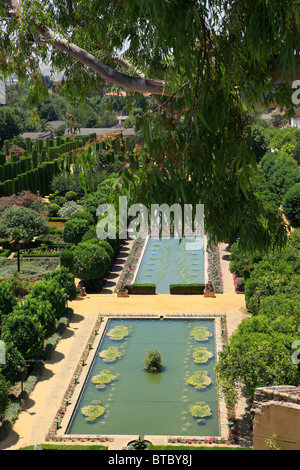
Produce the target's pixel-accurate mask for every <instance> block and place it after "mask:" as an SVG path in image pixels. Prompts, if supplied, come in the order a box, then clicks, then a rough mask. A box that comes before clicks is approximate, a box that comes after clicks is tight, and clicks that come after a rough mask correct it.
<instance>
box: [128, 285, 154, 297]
mask: <svg viewBox="0 0 300 470" xmlns="http://www.w3.org/2000/svg"><path fill="white" fill-rule="evenodd" d="M126 289H128V294H138V295H153V294H156V285H155V284H128V285H126Z"/></svg>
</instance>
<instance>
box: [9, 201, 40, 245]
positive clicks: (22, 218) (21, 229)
mask: <svg viewBox="0 0 300 470" xmlns="http://www.w3.org/2000/svg"><path fill="white" fill-rule="evenodd" d="M48 232H49V226H48V223H47V220H46V218H45V217H44V216H43V215H41V214H38V213H37V212H36V211H34V210H33V209H30V208H27V207H12V208H9V209H6V210H5V211H4V212H3V214H2V215H1V218H0V236H2V237H5V238H11V239H13V238H14V237H15V236H16V234H18V236H19V238H21V239H24V240H26V241H30V240H32V238H33V237H36V236H38V235H42V234H43V235H44V234H46V233H48Z"/></svg>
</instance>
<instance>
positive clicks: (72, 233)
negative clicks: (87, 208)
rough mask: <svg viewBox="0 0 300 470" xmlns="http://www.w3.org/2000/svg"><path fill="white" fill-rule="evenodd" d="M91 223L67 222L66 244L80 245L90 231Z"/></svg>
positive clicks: (74, 220)
mask: <svg viewBox="0 0 300 470" xmlns="http://www.w3.org/2000/svg"><path fill="white" fill-rule="evenodd" d="M88 229H89V223H88V221H87V220H84V219H78V218H74V219H70V220H68V221H67V222H66V225H65V228H64V233H63V239H64V242H66V243H74V244H76V245H77V244H78V243H79V242H81V240H82V237H83V235H84V234H85V233H86V232H87V231H88Z"/></svg>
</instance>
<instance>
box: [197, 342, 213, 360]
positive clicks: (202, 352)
mask: <svg viewBox="0 0 300 470" xmlns="http://www.w3.org/2000/svg"><path fill="white" fill-rule="evenodd" d="M211 357H213V353H212V352H211V351H208V349H207V348H205V347H204V346H199V347H198V348H194V352H193V358H194V362H196V364H205V363H206V362H208V360H209V359H210V358H211Z"/></svg>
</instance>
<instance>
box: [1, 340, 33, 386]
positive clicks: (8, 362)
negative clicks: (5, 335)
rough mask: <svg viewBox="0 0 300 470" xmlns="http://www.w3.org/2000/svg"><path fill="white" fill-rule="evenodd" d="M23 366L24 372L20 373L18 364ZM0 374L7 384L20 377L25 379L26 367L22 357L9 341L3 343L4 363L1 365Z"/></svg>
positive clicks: (16, 380)
mask: <svg viewBox="0 0 300 470" xmlns="http://www.w3.org/2000/svg"><path fill="white" fill-rule="evenodd" d="M20 364H22V365H23V366H24V372H23V373H22V374H21V373H20V371H19V369H18V366H19V365H20ZM1 374H2V375H3V377H4V378H5V380H6V382H7V383H9V384H14V383H15V382H18V381H19V380H20V379H22V380H25V378H26V374H27V369H26V362H25V360H24V357H23V356H22V354H21V353H20V351H18V349H17V347H16V346H15V345H13V344H11V343H7V344H5V364H4V365H1Z"/></svg>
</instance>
